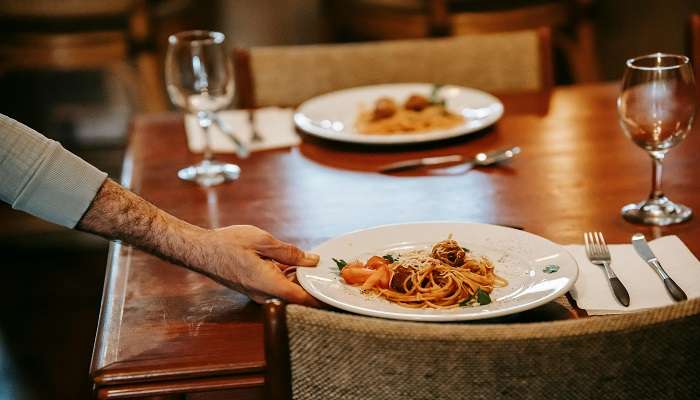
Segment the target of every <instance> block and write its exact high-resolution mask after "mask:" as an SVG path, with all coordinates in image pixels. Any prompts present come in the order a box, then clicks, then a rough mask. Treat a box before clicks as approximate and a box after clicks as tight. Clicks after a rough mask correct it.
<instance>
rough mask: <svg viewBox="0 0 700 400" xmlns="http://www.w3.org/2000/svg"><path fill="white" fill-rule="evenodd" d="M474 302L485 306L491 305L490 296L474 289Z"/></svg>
mask: <svg viewBox="0 0 700 400" xmlns="http://www.w3.org/2000/svg"><path fill="white" fill-rule="evenodd" d="M476 301H477V302H479V304H480V305H482V306H485V305H487V304H489V303H491V296H489V294H488V293H486V292H484V291H483V290H481V288H479V289H476Z"/></svg>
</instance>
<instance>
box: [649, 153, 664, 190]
mask: <svg viewBox="0 0 700 400" xmlns="http://www.w3.org/2000/svg"><path fill="white" fill-rule="evenodd" d="M663 162H664V155H663V154H660V155H658V154H657V155H654V154H652V155H651V163H652V165H651V168H652V169H651V193H650V194H649V199H651V200H658V199H660V198H662V197H664V192H663V191H662V190H661V173H662V172H663V167H664V165H663Z"/></svg>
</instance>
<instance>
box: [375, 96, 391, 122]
mask: <svg viewBox="0 0 700 400" xmlns="http://www.w3.org/2000/svg"><path fill="white" fill-rule="evenodd" d="M394 114H396V103H395V102H394V100H392V99H390V98H388V97H382V98H380V99H379V100H377V102H376V103H374V112H373V113H372V119H373V120H375V121H376V120H378V119H384V118H389V117H391V116H392V115H394Z"/></svg>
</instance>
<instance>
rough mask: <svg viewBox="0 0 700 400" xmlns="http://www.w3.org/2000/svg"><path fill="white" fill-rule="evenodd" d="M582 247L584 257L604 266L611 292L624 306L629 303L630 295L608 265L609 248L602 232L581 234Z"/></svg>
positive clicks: (609, 261) (609, 260) (609, 259)
mask: <svg viewBox="0 0 700 400" xmlns="http://www.w3.org/2000/svg"><path fill="white" fill-rule="evenodd" d="M583 240H584V243H585V245H584V247H585V249H586V257H588V259H589V260H590V261H591V262H592V263H593V264H595V265H602V266H603V268H605V274H606V275H607V276H608V281H610V286H611V287H612V291H613V294H615V297H616V298H617V301H619V302H620V304H622V305H623V306H625V307H628V306H629V305H630V295H629V293H627V289H626V288H625V285H623V284H622V282H621V281H620V279H619V278H618V277H617V275H615V272H614V271H613V270H612V267H611V266H610V263H611V258H610V250H608V245H607V244H605V239H604V238H603V234H602V233H600V232H586V233H584V234H583Z"/></svg>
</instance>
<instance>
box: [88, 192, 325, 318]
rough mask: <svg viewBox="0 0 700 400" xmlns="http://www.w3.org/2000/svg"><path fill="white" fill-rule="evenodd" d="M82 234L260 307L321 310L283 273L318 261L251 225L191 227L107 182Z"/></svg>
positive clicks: (93, 205)
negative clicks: (270, 302)
mask: <svg viewBox="0 0 700 400" xmlns="http://www.w3.org/2000/svg"><path fill="white" fill-rule="evenodd" d="M78 229H80V230H83V231H87V232H92V233H96V234H98V235H100V236H103V237H106V238H109V239H121V240H123V241H124V242H126V243H129V244H131V245H134V246H136V247H140V248H142V249H144V250H146V251H148V252H150V253H153V254H156V255H158V256H160V257H162V258H164V259H167V260H169V261H172V262H173V263H175V264H178V265H181V266H183V267H186V268H188V269H191V270H193V271H197V272H200V273H202V274H204V275H206V276H208V277H210V278H211V279H213V280H215V281H217V282H219V283H221V284H223V285H225V286H227V287H230V288H232V289H235V290H237V291H239V292H242V293H245V294H247V295H248V296H250V297H251V298H252V299H253V300H255V301H256V302H258V303H261V302H263V301H265V300H266V299H267V298H269V297H279V298H281V299H283V300H285V301H288V302H291V303H300V304H306V305H312V306H318V305H319V303H318V302H316V300H314V299H313V298H312V297H311V296H310V295H309V294H308V293H306V292H305V291H304V289H302V288H301V286H299V285H297V284H295V283H292V282H290V281H289V280H287V278H286V277H285V275H284V273H283V271H284V270H285V269H286V268H287V266H289V265H299V266H307V267H311V266H314V265H316V264H317V263H318V256H317V255H313V254H306V253H304V252H303V251H302V250H300V249H298V248H296V247H294V246H292V245H290V244H288V243H284V242H281V241H279V240H277V239H275V238H274V237H273V236H272V235H270V234H269V233H267V232H265V231H263V230H261V229H258V228H256V227H254V226H249V225H236V226H230V227H227V228H221V229H216V230H209V229H203V228H200V227H198V226H194V225H192V224H188V223H187V222H185V221H182V220H180V219H178V218H175V217H174V216H172V215H170V214H168V213H166V212H165V211H163V210H160V209H159V208H157V207H155V206H154V205H152V204H151V203H149V202H147V201H146V200H144V199H142V198H141V197H139V196H137V195H135V194H134V193H132V192H130V191H128V190H126V189H124V188H122V187H121V186H119V185H118V184H116V183H115V182H113V181H112V180H110V179H107V180H106V181H105V182H104V184H103V185H102V187H101V188H100V190H99V192H98V193H97V196H95V199H94V200H93V202H92V204H91V205H90V208H88V210H87V211H86V212H85V215H83V217H82V219H81V220H80V222H79V223H78Z"/></svg>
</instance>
